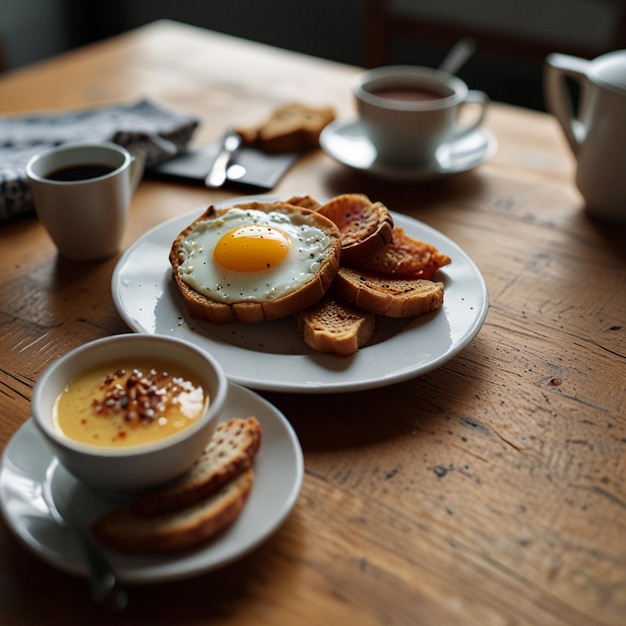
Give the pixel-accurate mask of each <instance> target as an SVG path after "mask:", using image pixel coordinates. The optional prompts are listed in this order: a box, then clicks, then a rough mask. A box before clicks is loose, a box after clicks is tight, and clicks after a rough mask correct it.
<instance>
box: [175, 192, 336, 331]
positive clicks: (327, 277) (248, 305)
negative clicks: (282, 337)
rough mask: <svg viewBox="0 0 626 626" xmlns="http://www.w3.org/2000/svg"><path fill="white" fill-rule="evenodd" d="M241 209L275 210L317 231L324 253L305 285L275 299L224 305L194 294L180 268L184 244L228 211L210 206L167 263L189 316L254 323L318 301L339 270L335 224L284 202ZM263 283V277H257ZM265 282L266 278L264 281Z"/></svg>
mask: <svg viewBox="0 0 626 626" xmlns="http://www.w3.org/2000/svg"><path fill="white" fill-rule="evenodd" d="M233 208H242V209H252V210H258V211H266V212H271V211H276V212H279V213H283V214H285V215H288V216H289V218H290V221H291V223H292V224H294V225H296V226H302V225H308V226H312V227H315V228H317V229H319V230H320V231H321V232H323V233H324V234H325V235H326V236H327V237H328V240H329V242H328V245H327V247H326V248H325V250H324V255H323V258H322V259H321V260H320V262H319V267H318V268H317V270H316V271H315V273H313V274H312V275H311V276H310V277H309V278H308V279H307V280H306V281H305V282H304V283H302V284H300V286H299V287H295V288H293V289H292V290H291V291H289V292H287V293H285V294H283V295H282V296H278V297H276V298H274V299H258V300H250V299H248V300H241V301H230V302H223V301H218V300H216V299H214V298H212V297H210V296H208V295H205V294H203V293H200V292H199V291H196V290H195V289H194V288H193V287H192V286H191V285H189V284H188V283H187V282H185V280H184V278H183V276H182V275H181V272H180V271H179V269H180V268H181V266H182V265H183V263H184V261H185V254H186V252H185V247H186V242H187V240H188V238H189V237H190V236H192V233H193V231H194V229H195V228H196V227H197V226H198V227H199V228H201V227H202V224H201V222H203V221H205V220H212V219H219V218H220V215H222V214H223V213H225V212H227V211H228V210H229V209H223V210H220V211H216V210H215V209H214V208H213V207H209V209H207V211H205V212H204V213H203V214H202V215H201V216H200V217H198V218H197V219H196V220H194V221H193V222H192V223H191V224H190V225H189V226H188V227H187V228H185V229H184V230H183V231H182V232H181V233H180V234H179V235H178V237H176V239H175V240H174V242H173V244H172V247H171V250H170V255H169V260H170V264H171V266H172V269H173V273H174V279H175V281H176V284H177V285H178V288H179V290H180V293H181V294H182V296H183V299H184V301H185V305H186V307H187V310H188V311H189V313H190V314H191V315H192V316H193V317H195V318H198V319H205V320H208V321H210V322H214V323H217V324H225V323H229V322H246V323H256V322H262V321H265V320H272V319H277V318H279V317H285V316H287V315H291V314H293V313H295V312H296V311H300V310H302V309H305V308H306V307H308V306H310V305H311V304H313V303H314V302H317V300H319V299H320V298H321V297H322V296H323V295H324V294H325V293H326V292H327V291H328V289H329V288H330V285H331V284H332V281H333V279H334V277H335V275H336V273H337V270H338V268H339V261H340V257H341V235H340V233H339V229H338V228H337V226H335V224H334V223H333V222H332V221H331V220H329V219H328V218H326V217H324V216H323V215H319V214H318V213H317V212H315V211H310V210H308V209H304V208H301V207H296V206H294V205H291V204H288V203H286V202H248V203H244V204H240V205H238V207H233ZM260 279H261V280H263V277H260ZM265 280H267V279H265Z"/></svg>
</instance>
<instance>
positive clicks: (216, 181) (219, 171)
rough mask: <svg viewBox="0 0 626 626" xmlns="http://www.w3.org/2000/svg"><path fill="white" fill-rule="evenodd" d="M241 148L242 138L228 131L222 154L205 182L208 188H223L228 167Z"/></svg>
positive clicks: (223, 139)
mask: <svg viewBox="0 0 626 626" xmlns="http://www.w3.org/2000/svg"><path fill="white" fill-rule="evenodd" d="M239 146H241V137H240V136H239V135H238V134H237V133H236V132H235V131H233V130H228V131H227V132H226V134H225V135H224V137H223V138H222V146H221V150H220V153H219V154H218V155H217V159H215V163H213V167H212V168H211V171H210V172H209V174H208V176H207V177H206V179H205V180H204V184H205V185H206V186H207V187H221V186H222V185H223V184H224V183H225V182H226V175H227V171H228V165H229V164H230V160H231V159H232V156H233V154H234V152H235V151H236V150H238V149H239Z"/></svg>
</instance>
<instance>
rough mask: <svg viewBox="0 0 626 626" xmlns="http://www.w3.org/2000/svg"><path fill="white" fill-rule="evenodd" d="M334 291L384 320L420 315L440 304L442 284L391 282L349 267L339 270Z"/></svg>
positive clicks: (416, 281)
mask: <svg viewBox="0 0 626 626" xmlns="http://www.w3.org/2000/svg"><path fill="white" fill-rule="evenodd" d="M333 291H334V292H335V293H336V294H338V295H339V296H341V297H342V298H344V299H345V300H347V301H348V302H349V303H350V304H353V305H354V306H356V307H358V308H360V309H363V310H365V311H370V312H372V313H376V314H378V315H384V316H386V317H413V316H416V315H422V314H424V313H428V312H430V311H434V310H435V309H438V308H439V307H440V306H441V305H442V303H443V283H440V282H433V281H430V280H423V279H420V278H416V279H400V278H397V279H394V278H389V277H387V276H380V275H377V274H372V273H370V272H368V271H366V270H359V269H356V268H349V267H341V268H339V272H338V273H337V276H336V277H335V281H334V282H333Z"/></svg>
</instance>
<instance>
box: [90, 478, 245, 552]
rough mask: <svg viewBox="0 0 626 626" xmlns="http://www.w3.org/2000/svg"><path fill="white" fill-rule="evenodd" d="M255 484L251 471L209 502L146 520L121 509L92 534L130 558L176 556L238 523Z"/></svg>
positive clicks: (103, 519) (100, 521) (102, 520)
mask: <svg viewBox="0 0 626 626" xmlns="http://www.w3.org/2000/svg"><path fill="white" fill-rule="evenodd" d="M253 482H254V475H253V472H252V470H251V469H248V470H246V471H245V472H243V473H241V474H239V476H237V478H235V479H234V480H232V481H230V482H229V483H227V484H226V485H224V486H223V487H222V488H221V489H220V490H219V491H217V492H216V493H214V494H213V495H212V496H209V497H208V498H204V499H202V500H199V501H198V502H196V503H195V504H192V505H191V506H188V507H184V508H182V509H178V510H175V511H169V512H166V513H159V514H156V515H153V516H150V517H146V516H142V515H139V514H138V513H136V512H135V511H133V510H132V509H131V508H130V507H125V508H118V509H114V510H112V511H110V512H109V513H107V514H105V515H104V516H103V517H101V518H100V519H98V520H97V521H96V522H95V523H94V524H93V525H92V526H91V530H92V532H93V533H94V535H95V536H96V538H97V539H98V540H99V541H100V542H101V543H102V544H103V545H105V546H107V547H108V548H111V549H113V550H117V551H119V552H126V553H129V554H148V553H157V552H172V551H174V550H182V549H184V548H189V547H191V546H194V545H196V544H199V543H201V542H203V541H206V540H208V539H209V538H211V537H213V536H214V535H216V534H217V533H218V532H220V531H221V530H223V529H224V528H226V527H227V526H228V525H230V524H231V523H232V522H234V521H235V519H236V518H237V516H238V515H239V513H240V512H241V510H242V509H243V507H244V505H245V503H246V501H247V500H248V496H249V495H250V491H251V489H252V484H253Z"/></svg>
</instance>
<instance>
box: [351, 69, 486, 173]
mask: <svg viewBox="0 0 626 626" xmlns="http://www.w3.org/2000/svg"><path fill="white" fill-rule="evenodd" d="M353 94H354V97H355V99H356V105H357V111H358V113H359V116H360V119H361V123H362V125H363V127H364V129H365V132H366V133H367V135H368V137H369V138H370V140H371V142H372V144H373V145H374V147H375V148H376V150H377V153H378V158H379V159H380V160H381V161H383V162H385V163H389V164H391V165H398V166H420V165H425V164H427V163H430V162H432V160H433V158H434V155H435V152H436V150H437V148H438V147H439V146H441V145H442V144H443V143H445V142H450V141H455V140H456V139H460V138H461V137H464V136H466V135H467V134H469V133H471V132H473V131H475V130H476V129H477V128H478V127H479V126H480V124H481V123H482V121H483V118H484V116H485V112H486V109H487V104H488V102H489V98H488V97H487V95H486V94H485V93H484V92H482V91H475V90H469V89H468V87H467V85H466V84H465V83H464V82H463V81H462V80H461V79H460V78H457V77H456V76H452V75H450V74H447V73H445V72H442V71H440V70H436V69H431V68H426V67H417V66H410V65H406V66H405V65H398V66H389V67H380V68H376V69H373V70H368V71H366V72H364V73H362V74H360V75H359V76H358V77H357V78H356V80H355V81H354V83H353ZM470 104H474V105H476V108H477V111H476V115H475V116H474V119H473V121H471V122H469V123H461V121H460V117H461V112H462V109H463V108H464V107H465V106H467V105H470Z"/></svg>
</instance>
